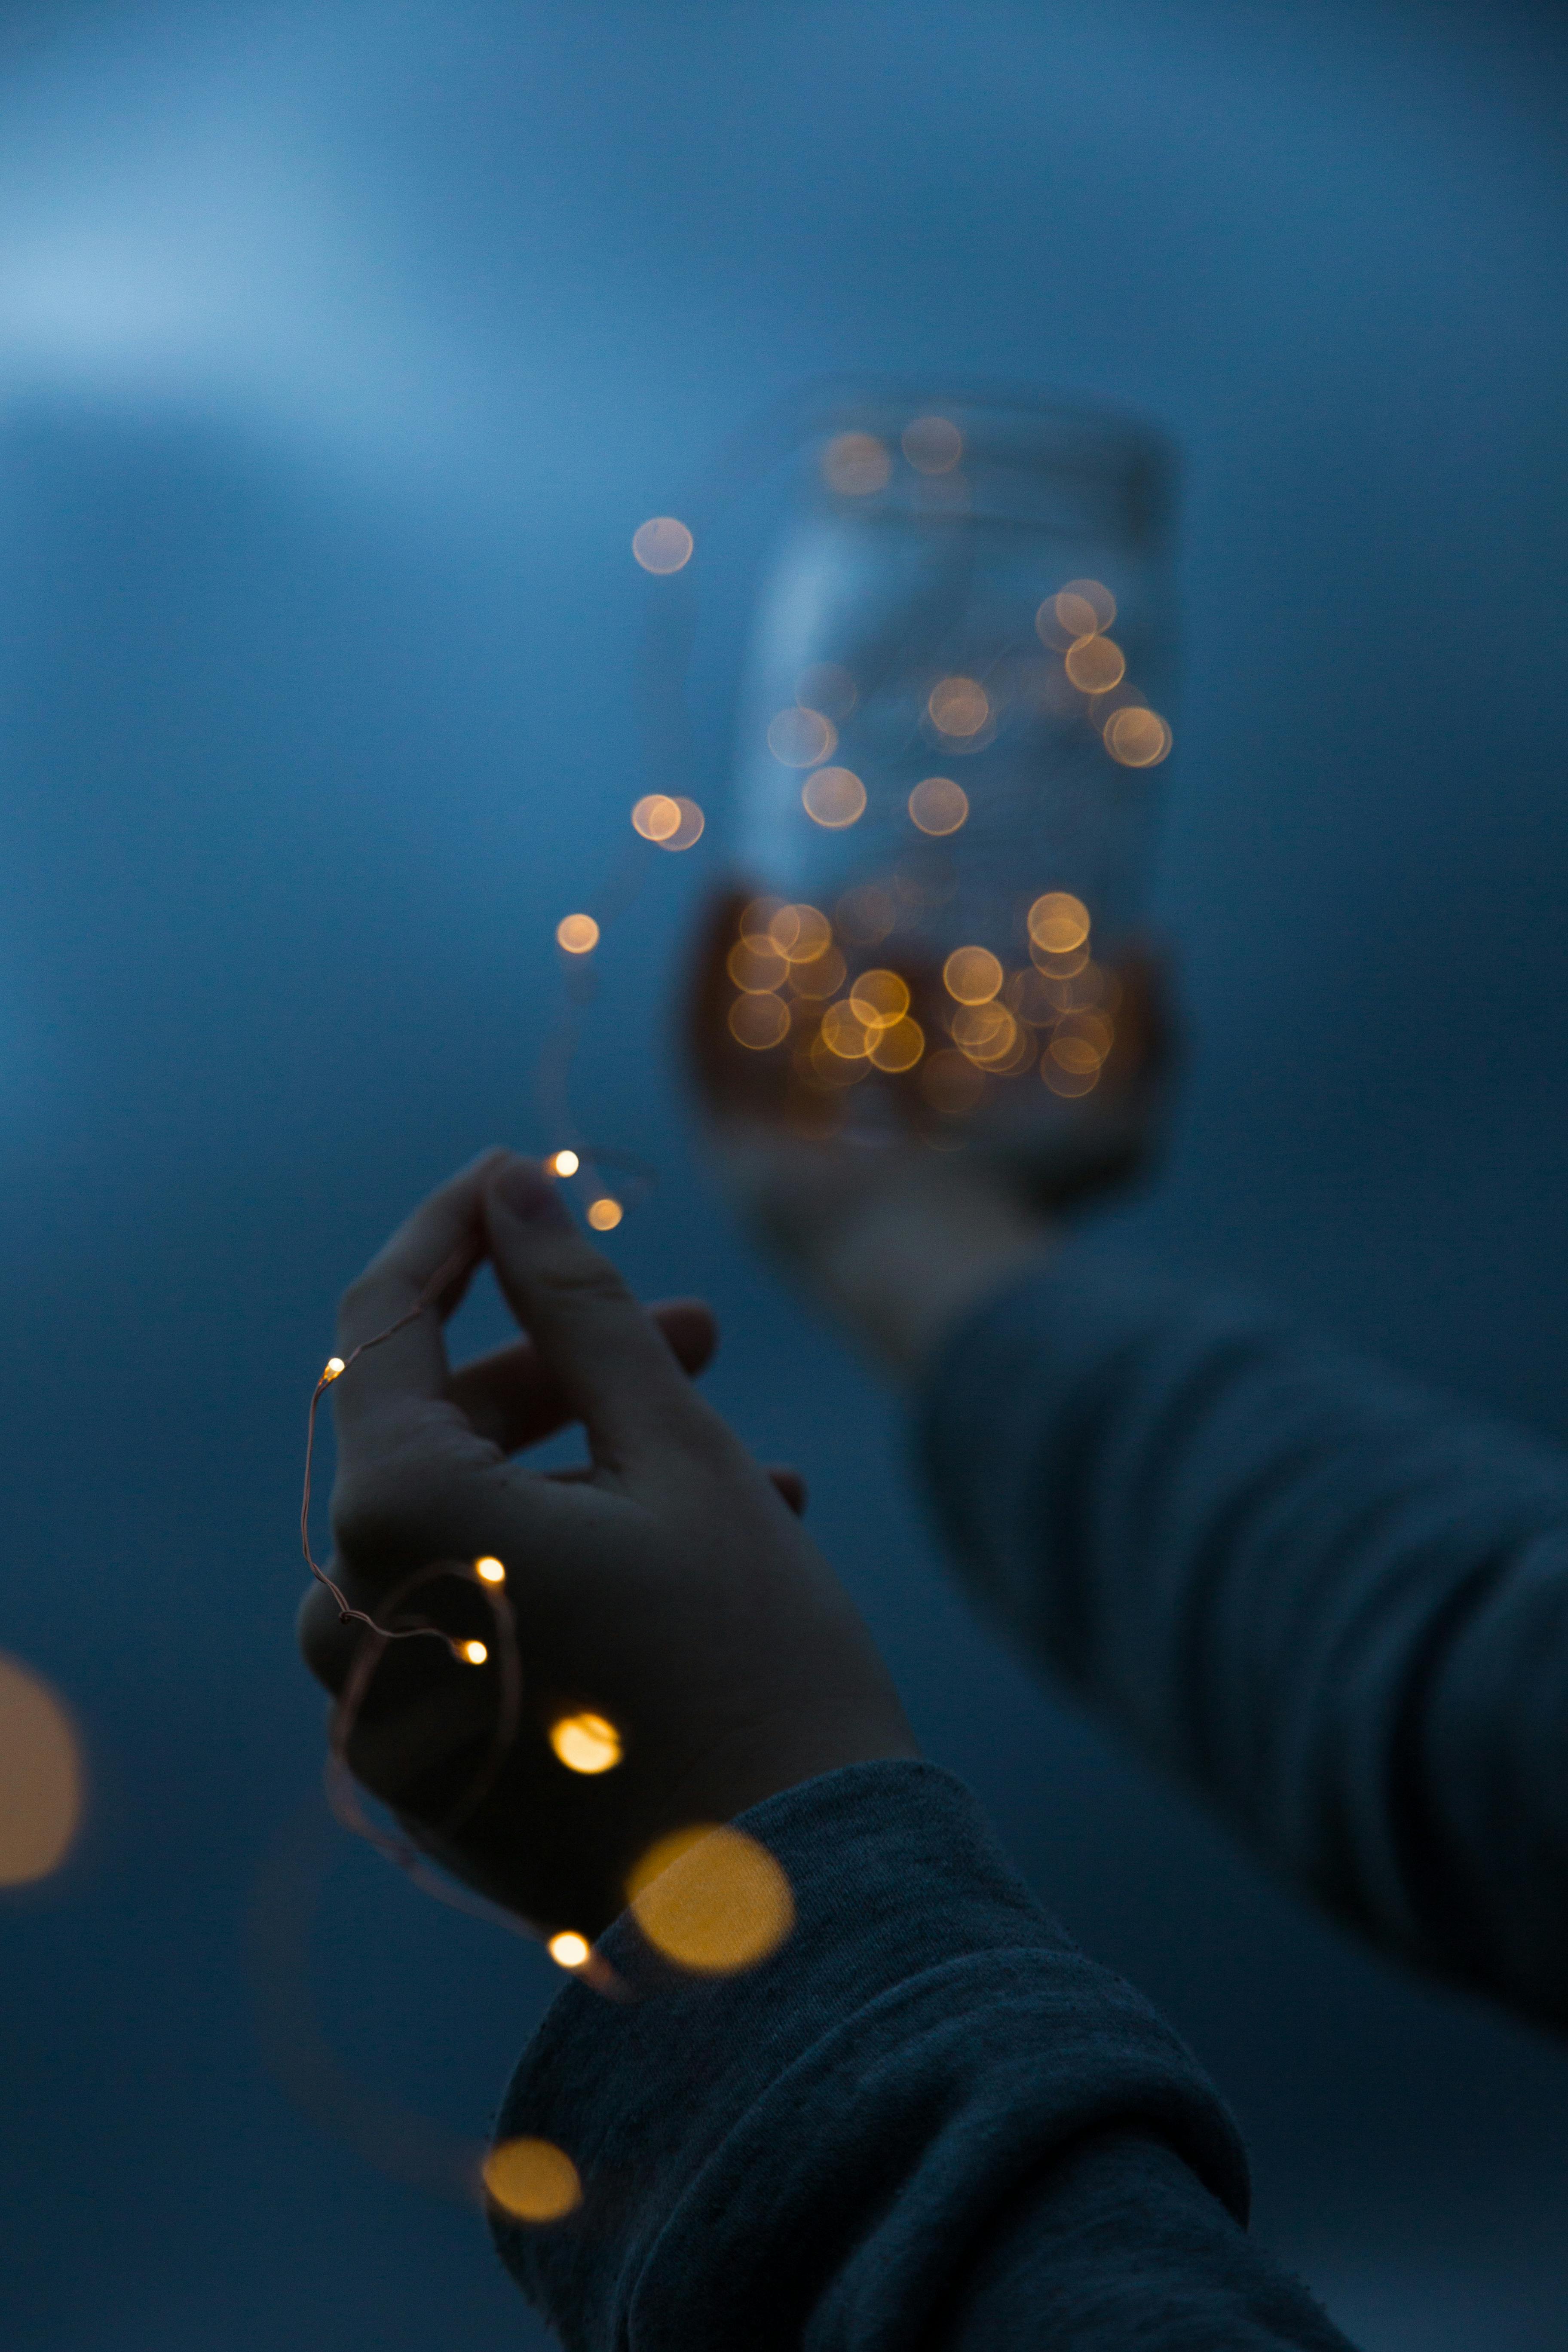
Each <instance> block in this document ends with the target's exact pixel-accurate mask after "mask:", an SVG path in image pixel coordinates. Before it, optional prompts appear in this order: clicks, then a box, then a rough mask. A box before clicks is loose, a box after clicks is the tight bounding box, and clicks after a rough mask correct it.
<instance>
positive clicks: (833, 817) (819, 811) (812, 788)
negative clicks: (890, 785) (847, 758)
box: [800, 768, 866, 833]
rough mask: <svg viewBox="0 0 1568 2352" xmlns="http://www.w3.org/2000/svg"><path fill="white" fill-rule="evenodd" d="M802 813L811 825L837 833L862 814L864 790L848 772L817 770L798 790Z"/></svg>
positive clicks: (851, 773) (864, 797) (845, 770)
mask: <svg viewBox="0 0 1568 2352" xmlns="http://www.w3.org/2000/svg"><path fill="white" fill-rule="evenodd" d="M800 797H801V800H802V802H803V803H804V804H805V813H806V814H807V816H808V817H810V819H811V821H812V823H813V824H820V825H823V826H825V827H826V830H827V831H828V832H829V833H841V832H842V831H843V830H844V827H845V826H846V825H847V824H854V823H855V821H856V819H857V818H858V817H860V816H863V815H864V814H865V810H866V787H865V785H864V784H863V783H862V782H860V779H859V777H858V775H857V774H856V773H855V772H854V770H853V769H852V768H818V769H817V771H816V774H815V775H810V776H808V777H807V778H806V780H805V783H804V784H803V785H802V786H801V788H800Z"/></svg>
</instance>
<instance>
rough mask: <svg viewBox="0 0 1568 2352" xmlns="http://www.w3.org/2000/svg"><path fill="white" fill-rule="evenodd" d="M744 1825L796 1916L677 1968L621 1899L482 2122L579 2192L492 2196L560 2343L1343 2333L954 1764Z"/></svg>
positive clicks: (1255, 2348) (1161, 2032)
mask: <svg viewBox="0 0 1568 2352" xmlns="http://www.w3.org/2000/svg"><path fill="white" fill-rule="evenodd" d="M741 1825H742V1827H743V1828H744V1829H745V1830H746V1831H747V1832H749V1833H750V1834H751V1836H752V1837H753V1838H755V1839H756V1840H758V1841H759V1842H761V1843H763V1844H765V1845H766V1846H767V1848H768V1850H769V1851H770V1852H771V1853H773V1856H774V1857H775V1859H776V1860H777V1861H778V1862H779V1863H780V1864H782V1865H783V1867H784V1872H785V1874H787V1876H788V1879H789V1882H790V1885H791V1889H792V1892H793V1895H794V1901H795V1928H794V1931H793V1933H792V1934H791V1935H790V1937H789V1938H788V1940H787V1941H786V1942H785V1943H784V1946H783V1947H782V1948H781V1949H780V1950H779V1951H778V1952H777V1953H776V1954H775V1955H774V1956H773V1958H770V1959H768V1960H767V1961H765V1962H764V1963H763V1965H761V1966H760V1967H757V1968H754V1969H749V1970H747V1971H745V1972H743V1973H741V1974H739V1975H733V1976H729V1977H722V1978H717V1979H694V1978H690V1977H687V1978H685V1979H680V1978H678V1977H676V1976H675V1975H674V1974H673V1973H672V1972H671V1971H669V1970H668V1969H667V1968H665V1967H663V1966H662V1965H661V1964H658V1962H657V1961H656V1960H655V1958H654V1956H653V1955H652V1954H651V1953H650V1952H649V1951H648V1949H647V1947H646V1946H644V1945H643V1944H642V1943H641V1942H640V1939H639V1937H638V1933H637V1928H636V1926H635V1924H634V1922H633V1920H632V1918H631V1917H630V1916H623V1917H622V1918H621V1919H620V1920H618V1921H617V1922H616V1925H615V1926H614V1927H612V1928H611V1929H610V1930H609V1932H608V1934H607V1935H606V1936H605V1937H604V1939H603V1940H602V1943H601V1946H600V1957H601V1958H602V1959H603V1960H604V1961H605V1963H606V1964H607V1965H608V1966H609V1967H610V1968H611V1969H614V1971H615V1972H616V1975H617V1976H618V1978H619V1979H620V1981H621V1984H622V1986H623V1987H624V1989H625V1990H626V1993H627V1994H629V1996H630V1997H629V1998H623V1999H618V2000H608V1999H605V1998H603V1997H601V1996H600V1995H599V1994H597V1993H595V1992H594V1991H592V1990H588V1988H587V1987H586V1986H584V1985H573V1986H571V1987H569V1988H567V1989H566V1990H564V1991H563V1993H562V1994H561V1996H560V1997H559V1999H558V2000H557V2001H556V2002H555V2004H554V2006H553V2008H552V2011H550V2014H549V2016H548V2017H547V2018H546V2020H545V2022H544V2024H543V2026H542V2029H541V2031H540V2032H539V2033H538V2035H537V2036H536V2037H535V2040H534V2042H533V2043H532V2045H531V2048H530V2049H529V2050H528V2051H527V2052H525V2053H524V2055H523V2059H522V2062H521V2065H520V2067H519V2069H518V2073H517V2075H516V2077H515V2078H514V2080H513V2083H512V2085H511V2089H510V2093H509V2095H508V2097H507V2101H506V2105H505V2107H504V2110H503V2113H502V2116H501V2121H500V2132H499V2137H501V2138H503V2139H512V2138H532V2139H538V2138H542V2139H546V2140H549V2141H551V2142H552V2143H553V2144H554V2145H555V2146H556V2147H560V2148H562V2149H563V2150H564V2151H565V2152H566V2153H567V2155H569V2156H570V2157H571V2158H572V2160H573V2162H574V2164H575V2166H576V2168H577V2170H578V2173H579V2175H580V2177H581V2180H582V2185H583V2196H582V2201H581V2203H580V2204H579V2205H578V2207H577V2208H576V2210H574V2212H573V2213H571V2214H570V2215H569V2216H568V2217H566V2218H564V2219H563V2220H560V2221H554V2222H552V2223H550V2224H548V2225H535V2226H531V2225H528V2224H525V2223H521V2222H518V2221H509V2220H508V2219H506V2218H505V2217H504V2216H503V2215H500V2214H499V2213H497V2214H496V2215H495V2216H494V2217H493V2220H494V2226H495V2230H496V2236H497V2241H498V2243H499V2245H500V2252H501V2255H502V2258H503V2260H504V2261H505V2262H506V2263H508V2265H509V2267H510V2269H511V2271H512V2272H513V2273H514V2275H515V2276H516V2278H517V2279H518V2281H519V2283H520V2284H521V2286H522V2287H523V2289H524V2291H525V2292H526V2293H527V2294H529V2295H530V2297H531V2299H532V2300H533V2301H534V2302H535V2303H537V2304H538V2305H539V2306H540V2307H541V2308H542V2310H543V2312H544V2313H545V2314H546V2315H547V2316H548V2317H549V2318H550V2319H551V2321H552V2323H553V2325H554V2326H555V2327H556V2329H557V2330H558V2331H559V2333H560V2335H561V2336H562V2337H563V2340H564V2342H565V2343H566V2344H567V2346H569V2347H572V2352H692V2347H704V2352H706V2347H715V2352H718V2347H724V2352H730V2347H742V2346H743V2347H746V2352H995V2347H998V2346H1001V2345H1006V2346H1008V2347H1017V2352H1028V2347H1040V2352H1045V2347H1051V2352H1151V2347H1154V2346H1156V2345H1157V2346H1158V2347H1160V2352H1282V2347H1298V2352H1348V2347H1345V2344H1344V2340H1343V2338H1342V2336H1340V2335H1339V2334H1338V2333H1337V2331H1336V2330H1335V2329H1334V2328H1333V2327H1332V2326H1331V2324H1330V2323H1329V2321H1328V2320H1327V2319H1326V2318H1325V2317H1324V2316H1323V2315H1322V2314H1321V2311H1319V2309H1318V2308H1317V2306H1316V2305H1314V2304H1313V2303H1312V2301H1311V2300H1310V2297H1309V2296H1308V2294H1306V2292H1305V2291H1304V2290H1303V2289H1302V2288H1301V2287H1300V2286H1299V2285H1298V2284H1296V2283H1295V2282H1294V2281H1293V2280H1291V2279H1290V2278H1289V2277H1288V2276H1287V2275H1286V2274H1285V2273H1283V2272H1281V2271H1280V2270H1279V2269H1278V2268H1277V2267H1276V2266H1275V2265H1274V2264H1273V2263H1271V2262H1270V2261H1269V2260H1268V2257H1267V2256H1266V2255H1265V2254H1263V2253H1262V2252H1259V2251H1258V2249H1257V2248H1256V2247H1255V2246H1254V2245H1253V2244H1252V2243H1251V2242H1250V2241H1249V2240H1248V2239H1247V2236H1246V2234H1245V2232H1244V2231H1243V2230H1242V2228H1241V2227H1240V2226H1239V2224H1240V2221H1241V2219H1242V2216H1243V2214H1244V2211H1245V2206H1246V2198H1247V2186H1246V2173H1245V2167H1244V2162H1243V2158H1242V2154H1241V2150H1240V2147H1239V2145H1238V2143H1237V2137H1236V2132H1235V2128H1234V2126H1233V2125H1232V2123H1231V2121H1230V2119H1229V2117H1228V2116H1227V2115H1226V2111H1225V2109H1224V2107H1223V2106H1222V2105H1220V2103H1219V2101H1218V2099H1217V2098H1216V2097H1215V2094H1214V2091H1213V2090H1212V2088H1211V2087H1210V2085H1209V2084H1208V2083H1207V2081H1206V2080H1205V2077H1204V2075H1203V2074H1202V2072H1201V2071H1200V2069H1199V2068H1198V2066H1197V2065H1196V2063H1194V2060H1193V2058H1192V2057H1191V2056H1190V2054H1189V2053H1187V2051H1185V2050H1184V2048H1183V2046H1182V2044H1181V2043H1180V2042H1178V2041H1177V2040H1176V2038H1175V2036H1174V2035H1173V2034H1172V2033H1171V2032H1169V2031H1168V2029H1167V2028H1165V2027H1164V2026H1163V2025H1162V2024H1161V2022H1160V2021H1159V2020H1158V2019H1157V2018H1156V2017H1155V2016H1154V2015H1153V2013H1152V2011H1151V2010H1150V2009H1149V2008H1148V2006H1147V2004H1146V2003H1145V2002H1144V2001H1143V2000H1141V1998H1140V1997H1139V1996H1138V1994H1136V1993H1135V1992H1133V1991H1132V1990H1131V1987H1129V1986H1128V1985H1126V1984H1124V1983H1122V1982H1121V1980H1120V1979H1118V1978H1116V1977H1115V1976H1113V1975H1111V1974H1110V1971H1109V1970H1107V1969H1103V1968H1100V1967H1099V1966H1097V1965H1096V1964H1095V1963H1094V1962H1092V1961H1090V1960H1089V1959H1086V1958H1085V1957H1084V1956H1083V1955H1082V1954H1081V1953H1080V1952H1079V1951H1077V1950H1076V1949H1075V1948H1074V1947H1073V1946H1072V1945H1071V1944H1070V1943H1069V1942H1068V1938H1067V1937H1065V1936H1064V1935H1063V1934H1062V1933H1061V1931H1060V1930H1059V1928H1058V1927H1056V1926H1055V1925H1054V1923H1053V1922H1052V1921H1051V1920H1050V1919H1049V1918H1048V1917H1047V1915H1046V1914H1045V1913H1044V1912H1043V1911H1042V1910H1041V1909H1040V1907H1039V1906H1038V1904H1037V1902H1036V1901H1035V1899H1034V1897H1033V1896H1032V1895H1031V1894H1030V1893H1029V1891H1028V1889H1027V1888H1026V1886H1025V1885H1024V1884H1023V1883H1022V1881H1021V1880H1020V1879H1019V1878H1018V1877H1017V1875H1016V1873H1015V1872H1014V1871H1013V1869H1012V1868H1011V1866H1010V1865H1009V1864H1008V1863H1007V1862H1006V1861H1005V1858H1004V1856H1003V1855H1002V1854H1001V1853H1000V1852H999V1851H998V1850H997V1848H996V1846H995V1843H994V1841H993V1839H992V1837H991V1834H990V1832H989V1830H988V1829H987V1827H986V1824H985V1822H984V1819H983V1818H982V1816H981V1815H980V1813H979V1811H978V1809H977V1808H976V1806H975V1804H974V1801H973V1798H972V1797H970V1795H969V1794H968V1792H967V1790H964V1789H963V1786H962V1785H961V1784H960V1783H959V1782H958V1781H956V1780H952V1778H951V1776H950V1775H948V1774H947V1773H945V1772H942V1771H939V1770H937V1769H934V1768H932V1767H931V1766H928V1765H921V1764H874V1765H857V1766H852V1767H851V1768H849V1769H847V1770H845V1771H841V1772H834V1773H829V1774H827V1775H826V1776H825V1777H824V1778H823V1779H821V1780H812V1781H808V1782H806V1783H805V1784H804V1785H803V1786H802V1787H800V1788H797V1789H793V1790H788V1791H786V1792H785V1794H784V1795H783V1796H780V1797H775V1798H773V1799H770V1800H769V1801H768V1802H767V1803H766V1804H763V1805H759V1806H756V1807H754V1808H753V1809H752V1811H751V1812H749V1813H747V1814H744V1815H742V1823H741Z"/></svg>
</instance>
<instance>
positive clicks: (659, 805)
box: [632, 793, 680, 841]
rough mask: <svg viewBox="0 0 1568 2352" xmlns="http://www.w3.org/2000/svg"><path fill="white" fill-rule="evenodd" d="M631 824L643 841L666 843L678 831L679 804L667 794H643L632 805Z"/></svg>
mask: <svg viewBox="0 0 1568 2352" xmlns="http://www.w3.org/2000/svg"><path fill="white" fill-rule="evenodd" d="M632 823H633V824H634V825H635V826H636V828H637V832H638V833H640V834H641V835H642V837H643V839H644V840H645V841H668V839H669V837H670V835H671V834H672V833H679V831H680V803H679V801H676V800H672V799H671V798H670V796H669V794H668V793H644V794H643V796H642V798H641V800H640V801H634V803H632Z"/></svg>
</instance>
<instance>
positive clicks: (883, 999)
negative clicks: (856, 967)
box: [849, 971, 910, 1029]
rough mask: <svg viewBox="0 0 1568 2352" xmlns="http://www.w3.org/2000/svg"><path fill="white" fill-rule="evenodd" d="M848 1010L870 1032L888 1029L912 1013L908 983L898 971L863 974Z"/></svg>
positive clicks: (852, 993)
mask: <svg viewBox="0 0 1568 2352" xmlns="http://www.w3.org/2000/svg"><path fill="white" fill-rule="evenodd" d="M849 1008H850V1011H851V1012H853V1013H858V1014H859V1016H860V1018H861V1020H862V1021H863V1022H864V1023H865V1024H866V1026H867V1027H868V1029H879V1028H880V1029H885V1028H887V1027H888V1026H889V1024H891V1023H892V1022H894V1021H901V1020H902V1019H903V1017H904V1015H905V1013H907V1012H908V1011H909V1009H910V989H909V982H907V981H906V980H904V979H903V978H902V977H901V975H900V973H898V972H896V971H863V972H862V973H861V974H860V977H859V979H858V980H857V981H856V982H855V984H854V986H853V987H852V988H851V989H850V991H849Z"/></svg>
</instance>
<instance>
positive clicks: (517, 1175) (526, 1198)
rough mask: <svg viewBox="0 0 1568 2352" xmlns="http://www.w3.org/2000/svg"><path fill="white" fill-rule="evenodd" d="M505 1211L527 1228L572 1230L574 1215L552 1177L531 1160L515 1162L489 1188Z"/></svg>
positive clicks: (504, 1169) (503, 1170)
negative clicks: (534, 1226)
mask: <svg viewBox="0 0 1568 2352" xmlns="http://www.w3.org/2000/svg"><path fill="white" fill-rule="evenodd" d="M490 1190H491V1192H493V1193H494V1195H495V1197H496V1199H497V1200H498V1201H499V1202H500V1204H501V1206H502V1208H503V1209H505V1210H507V1211H508V1212H509V1213H510V1215H512V1216H514V1217H516V1218H517V1219H518V1220H519V1221H520V1222H521V1223H523V1224H525V1225H555V1226H557V1227H568V1228H569V1227H570V1225H571V1223H572V1217H571V1213H570V1211H569V1210H568V1209H567V1206H566V1203H565V1202H564V1201H563V1199H562V1197H561V1188H560V1186H559V1185H558V1184H557V1183H556V1182H555V1181H554V1179H553V1178H552V1177H550V1176H547V1175H546V1174H545V1173H544V1171H543V1170H542V1168H541V1167H540V1166H539V1165H538V1163H537V1162H536V1161H534V1160H513V1161H512V1163H511V1165H510V1168H503V1169H502V1171H501V1172H500V1175H499V1176H498V1177H497V1178H496V1180H495V1181H494V1183H493V1184H492V1185H491V1187H490Z"/></svg>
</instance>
